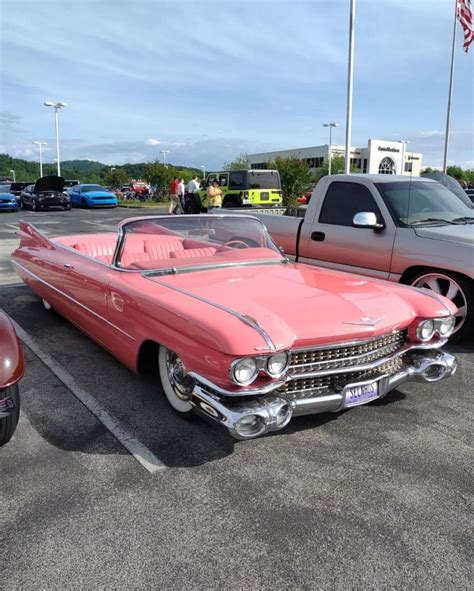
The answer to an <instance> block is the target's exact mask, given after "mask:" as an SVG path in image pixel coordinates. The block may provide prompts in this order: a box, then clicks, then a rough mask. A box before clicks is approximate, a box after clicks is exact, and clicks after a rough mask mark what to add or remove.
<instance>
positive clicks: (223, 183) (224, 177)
mask: <svg viewBox="0 0 474 591" xmlns="http://www.w3.org/2000/svg"><path fill="white" fill-rule="evenodd" d="M227 179H228V175H227V174H220V175H219V185H220V186H221V187H227Z"/></svg>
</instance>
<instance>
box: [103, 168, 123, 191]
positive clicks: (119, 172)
mask: <svg viewBox="0 0 474 591" xmlns="http://www.w3.org/2000/svg"><path fill="white" fill-rule="evenodd" d="M104 181H105V184H106V185H107V186H108V187H112V188H113V189H119V188H120V187H122V186H123V185H126V184H127V183H128V181H129V178H128V174H127V172H126V171H125V170H124V169H123V168H115V169H111V170H109V171H108V172H107V173H106V175H105V177H104Z"/></svg>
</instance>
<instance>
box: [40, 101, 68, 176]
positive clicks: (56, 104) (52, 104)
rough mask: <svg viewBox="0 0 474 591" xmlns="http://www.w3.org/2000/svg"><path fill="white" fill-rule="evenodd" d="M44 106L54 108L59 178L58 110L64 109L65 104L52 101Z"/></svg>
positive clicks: (59, 172) (59, 173) (59, 174)
mask: <svg viewBox="0 0 474 591" xmlns="http://www.w3.org/2000/svg"><path fill="white" fill-rule="evenodd" d="M44 106H45V107H53V108H54V116H55V117H54V118H55V121H56V162H57V166H58V176H61V163H60V161H59V109H61V108H62V107H66V106H67V103H62V102H57V103H53V102H52V101H45V102H44Z"/></svg>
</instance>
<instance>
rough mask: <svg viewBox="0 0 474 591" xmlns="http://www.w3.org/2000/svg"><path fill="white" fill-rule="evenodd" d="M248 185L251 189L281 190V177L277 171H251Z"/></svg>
mask: <svg viewBox="0 0 474 591" xmlns="http://www.w3.org/2000/svg"><path fill="white" fill-rule="evenodd" d="M248 184H249V189H280V175H279V174H278V172H277V171H275V170H265V171H262V172H259V171H258V170H250V171H249V173H248Z"/></svg>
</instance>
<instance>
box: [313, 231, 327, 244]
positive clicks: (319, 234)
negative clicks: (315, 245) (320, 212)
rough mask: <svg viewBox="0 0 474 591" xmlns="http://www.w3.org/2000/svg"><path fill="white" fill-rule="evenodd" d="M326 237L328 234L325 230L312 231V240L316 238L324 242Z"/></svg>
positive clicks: (317, 240)
mask: <svg viewBox="0 0 474 591" xmlns="http://www.w3.org/2000/svg"><path fill="white" fill-rule="evenodd" d="M325 238H326V234H325V233H324V232H311V240H315V241H316V242H323V240H324V239H325Z"/></svg>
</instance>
